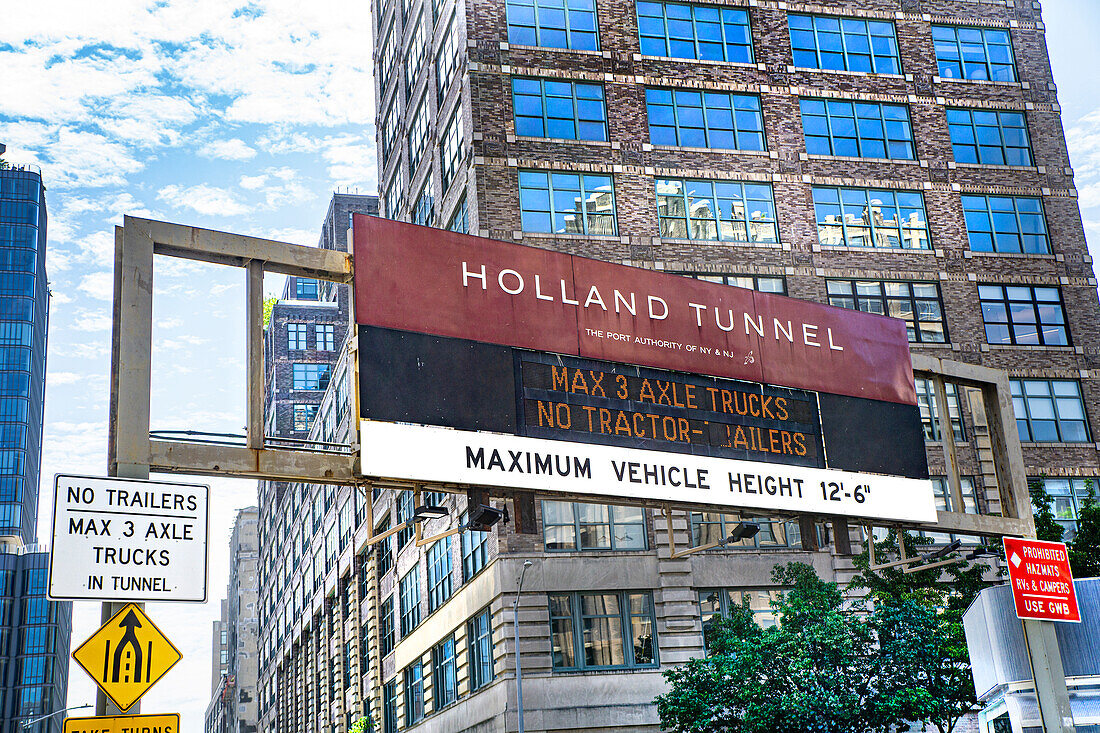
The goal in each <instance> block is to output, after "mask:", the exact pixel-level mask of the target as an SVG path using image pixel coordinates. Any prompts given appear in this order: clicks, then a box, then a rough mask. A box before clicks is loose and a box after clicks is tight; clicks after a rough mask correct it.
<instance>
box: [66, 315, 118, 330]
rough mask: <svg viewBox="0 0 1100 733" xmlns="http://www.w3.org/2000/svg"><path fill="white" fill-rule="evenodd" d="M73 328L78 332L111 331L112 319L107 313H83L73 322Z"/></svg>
mask: <svg viewBox="0 0 1100 733" xmlns="http://www.w3.org/2000/svg"><path fill="white" fill-rule="evenodd" d="M72 326H73V328H74V329H75V330H77V331H110V330H111V317H110V316H109V315H107V314H106V313H100V312H95V311H83V312H81V313H79V314H78V315H77V316H76V318H75V319H74V320H73V324H72Z"/></svg>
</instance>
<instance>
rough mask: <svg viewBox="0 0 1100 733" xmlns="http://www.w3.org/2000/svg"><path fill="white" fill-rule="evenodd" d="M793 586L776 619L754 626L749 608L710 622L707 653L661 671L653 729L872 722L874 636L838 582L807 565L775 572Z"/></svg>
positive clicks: (851, 727) (742, 732)
mask: <svg viewBox="0 0 1100 733" xmlns="http://www.w3.org/2000/svg"><path fill="white" fill-rule="evenodd" d="M773 577H774V580H775V582H776V583H777V584H779V585H787V586H791V590H790V591H789V592H788V593H787V594H786V596H785V597H784V599H783V600H782V601H781V602H779V603H778V604H777V606H776V611H777V613H778V614H779V615H780V617H781V618H782V621H783V623H782V625H781V626H778V627H773V628H769V629H761V628H759V627H758V626H757V625H756V624H755V623H754V621H753V616H752V611H751V610H750V609H749V608H748V607H747V606H744V607H740V608H736V609H733V612H732V614H731V618H729V619H723V620H720V621H716V622H715V623H714V624H713V626H712V627H711V629H710V636H709V640H710V641H711V652H712V653H711V655H710V656H708V657H706V658H705V659H692V660H689V661H688V663H687V664H685V665H683V666H681V667H678V668H676V669H672V670H669V671H667V672H665V679H666V680H667V681H668V682H669V691H668V692H667V693H665V694H663V695H661V696H659V697H658V698H657V700H656V702H657V712H658V715H659V716H660V720H661V726H662V727H663V728H664V729H666V730H670V731H677V733H720V732H721V733H766V732H767V733H770V732H771V731H775V730H783V731H787V732H789V733H801V732H803V731H804V732H805V733H811V732H812V733H834V732H835V733H860V732H861V731H863V732H872V731H881V730H885V728H886V725H884V724H883V722H882V721H879V720H876V719H874V715H875V714H876V710H875V709H874V708H873V707H872V706H871V704H870V701H871V699H872V698H873V697H875V696H876V694H877V693H876V691H875V686H874V685H875V675H874V668H873V658H874V644H875V639H874V635H873V633H872V630H871V627H870V626H869V625H868V624H866V623H863V621H862V620H860V619H859V618H857V617H855V616H853V615H852V614H849V613H846V612H845V611H844V610H842V604H843V597H842V595H841V593H840V590H839V589H838V588H837V585H836V583H826V582H824V581H822V580H821V579H820V578H818V577H817V575H816V574H815V573H814V571H813V569H812V568H811V567H809V566H808V565H803V564H800V563H791V564H789V565H787V566H783V567H777V568H775V571H774V573H773Z"/></svg>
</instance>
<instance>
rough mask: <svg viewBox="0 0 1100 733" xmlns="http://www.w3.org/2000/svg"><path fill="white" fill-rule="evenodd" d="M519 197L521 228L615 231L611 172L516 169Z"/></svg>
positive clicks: (607, 233) (556, 231)
mask: <svg viewBox="0 0 1100 733" xmlns="http://www.w3.org/2000/svg"><path fill="white" fill-rule="evenodd" d="M519 197H520V215H521V220H522V226H523V231H525V232H546V233H554V234H591V235H596V236H614V235H615V192H614V187H613V185H612V183H611V176H604V175H586V174H581V173H552V172H547V171H520V172H519Z"/></svg>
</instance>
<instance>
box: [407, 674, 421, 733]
mask: <svg viewBox="0 0 1100 733" xmlns="http://www.w3.org/2000/svg"><path fill="white" fill-rule="evenodd" d="M423 719H424V667H423V666H422V665H421V663H420V662H416V663H415V664H410V665H409V666H408V667H406V668H405V727H406V728H407V727H409V726H410V725H413V724H414V723H419V722H420V721H421V720H423Z"/></svg>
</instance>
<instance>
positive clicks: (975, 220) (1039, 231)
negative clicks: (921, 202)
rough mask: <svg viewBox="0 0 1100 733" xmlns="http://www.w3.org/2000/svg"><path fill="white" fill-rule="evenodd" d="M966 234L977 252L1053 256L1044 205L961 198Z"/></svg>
mask: <svg viewBox="0 0 1100 733" xmlns="http://www.w3.org/2000/svg"><path fill="white" fill-rule="evenodd" d="M962 204H963V212H964V213H965V214H966V234H967V238H968V239H969V242H970V249H971V250H972V251H974V252H1027V253H1028V254H1050V240H1049V239H1048V238H1047V224H1046V219H1045V218H1044V216H1043V205H1042V202H1041V201H1040V200H1039V199H1037V198H1028V197H1024V196H975V195H973V194H967V195H965V196H963V197H962Z"/></svg>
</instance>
